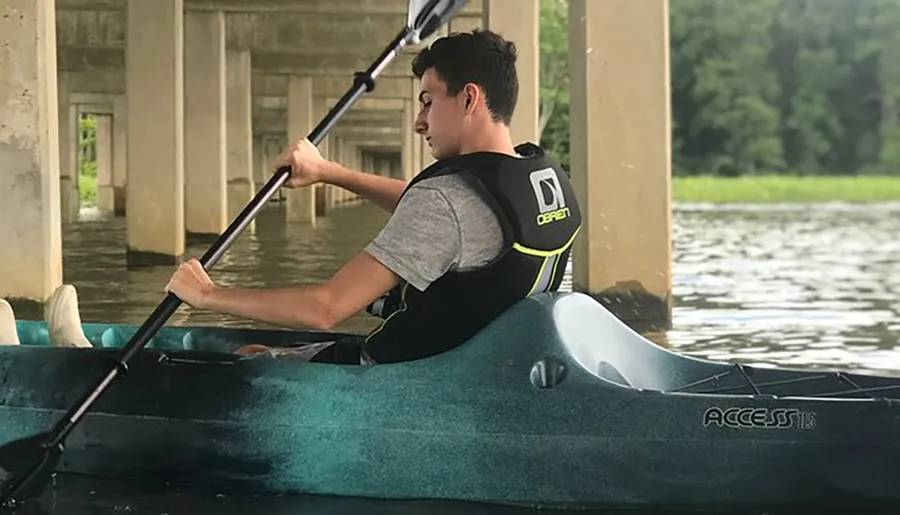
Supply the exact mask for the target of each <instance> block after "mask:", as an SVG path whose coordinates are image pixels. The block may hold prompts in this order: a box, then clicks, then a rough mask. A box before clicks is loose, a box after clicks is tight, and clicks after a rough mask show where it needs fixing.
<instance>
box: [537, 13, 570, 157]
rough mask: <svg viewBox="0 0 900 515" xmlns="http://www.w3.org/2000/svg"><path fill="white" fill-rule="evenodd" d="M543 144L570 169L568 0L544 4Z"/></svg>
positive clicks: (541, 47) (541, 40)
mask: <svg viewBox="0 0 900 515" xmlns="http://www.w3.org/2000/svg"><path fill="white" fill-rule="evenodd" d="M540 6H541V10H540V30H539V31H540V58H539V59H540V102H541V104H540V142H541V145H542V146H543V147H544V148H546V149H547V150H548V151H549V152H551V153H552V154H553V155H554V156H555V157H556V158H557V159H559V160H560V162H561V163H562V165H563V166H564V167H565V168H566V169H568V168H569V66H568V49H569V33H568V6H569V2H568V0H541V3H540Z"/></svg>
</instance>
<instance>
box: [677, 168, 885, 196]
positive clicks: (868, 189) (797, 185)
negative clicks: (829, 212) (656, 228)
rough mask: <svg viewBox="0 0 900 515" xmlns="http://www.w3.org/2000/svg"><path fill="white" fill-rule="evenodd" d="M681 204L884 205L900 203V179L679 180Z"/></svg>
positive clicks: (690, 178) (692, 178)
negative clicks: (786, 203) (841, 203)
mask: <svg viewBox="0 0 900 515" xmlns="http://www.w3.org/2000/svg"><path fill="white" fill-rule="evenodd" d="M672 198H673V199H674V200H675V201H678V202H713V203H729V202H739V203H771V202H884V201H900V176H894V177H887V176H861V177H821V176H820V177H794V176H780V175H776V176H753V177H737V178H728V177H675V178H673V179H672Z"/></svg>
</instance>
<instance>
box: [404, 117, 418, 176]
mask: <svg viewBox="0 0 900 515" xmlns="http://www.w3.org/2000/svg"><path fill="white" fill-rule="evenodd" d="M414 107H415V106H414V105H413V103H412V101H411V100H405V101H404V102H403V121H402V129H401V130H400V137H401V138H403V142H402V146H401V150H400V152H401V157H400V160H401V161H402V166H403V179H404V180H407V181H409V180H411V179H412V178H413V176H415V175H416V173H418V172H419V170H416V168H418V164H419V162H420V160H417V159H416V152H415V151H414V150H413V147H415V145H416V143H417V142H416V139H417V138H418V135H417V134H416V133H415V132H414V127H413V122H414V117H415V116H416V114H415V111H414V109H413V108H414Z"/></svg>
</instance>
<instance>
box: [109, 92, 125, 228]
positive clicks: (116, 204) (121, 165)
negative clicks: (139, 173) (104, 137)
mask: <svg viewBox="0 0 900 515" xmlns="http://www.w3.org/2000/svg"><path fill="white" fill-rule="evenodd" d="M112 132H113V136H112V139H113V211H114V212H115V214H116V215H117V216H121V215H124V214H125V187H126V185H127V183H128V160H127V159H126V157H127V155H128V147H127V145H128V99H127V98H125V95H116V98H115V100H114V101H113V118H112Z"/></svg>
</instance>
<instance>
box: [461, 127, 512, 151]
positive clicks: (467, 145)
mask: <svg viewBox="0 0 900 515" xmlns="http://www.w3.org/2000/svg"><path fill="white" fill-rule="evenodd" d="M466 136H467V137H466V139H465V141H463V142H462V145H461V146H460V153H461V154H471V153H473V152H496V153H498V154H507V155H511V156H514V155H516V149H515V146H514V145H513V143H512V138H511V137H510V135H509V127H507V126H505V125H502V124H495V123H489V124H486V125H483V126H481V127H480V128H479V129H476V130H470V131H467V134H466Z"/></svg>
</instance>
